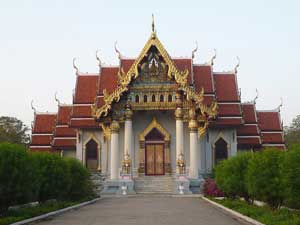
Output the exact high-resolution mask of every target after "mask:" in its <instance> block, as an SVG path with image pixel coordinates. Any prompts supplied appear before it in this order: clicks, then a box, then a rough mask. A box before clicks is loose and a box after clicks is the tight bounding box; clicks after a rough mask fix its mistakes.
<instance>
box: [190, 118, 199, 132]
mask: <svg viewBox="0 0 300 225" xmlns="http://www.w3.org/2000/svg"><path fill="white" fill-rule="evenodd" d="M189 129H190V132H196V131H197V129H198V122H197V120H195V119H191V120H190V121H189Z"/></svg>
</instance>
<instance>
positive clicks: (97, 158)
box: [30, 22, 285, 193]
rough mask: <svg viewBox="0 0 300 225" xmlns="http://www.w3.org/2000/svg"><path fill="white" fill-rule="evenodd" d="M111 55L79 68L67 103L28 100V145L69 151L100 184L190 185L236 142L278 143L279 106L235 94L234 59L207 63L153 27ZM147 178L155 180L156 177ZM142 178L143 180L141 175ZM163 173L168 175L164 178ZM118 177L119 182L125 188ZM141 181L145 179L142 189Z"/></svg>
mask: <svg viewBox="0 0 300 225" xmlns="http://www.w3.org/2000/svg"><path fill="white" fill-rule="evenodd" d="M116 52H117V53H118V57H119V65H116V66H104V65H103V64H102V63H101V61H100V59H99V57H98V56H97V60H98V62H99V72H98V73H81V72H80V71H79V70H78V68H77V67H76V65H75V64H74V68H75V69H76V85H75V92H74V94H73V102H72V104H69V105H66V104H62V103H60V102H59V101H58V100H57V101H58V111H57V113H48V112H47V113H41V112H37V111H36V110H34V122H33V126H32V142H31V145H30V149H31V150H32V151H46V152H54V153H59V154H61V156H63V157H74V158H77V159H78V160H80V161H81V162H82V164H83V165H84V166H86V167H87V168H89V169H90V170H91V171H99V172H101V174H103V176H104V177H105V184H104V192H105V191H106V192H109V193H118V192H120V191H121V190H123V191H124V190H127V191H128V193H129V192H132V193H134V192H138V191H141V192H142V191H143V190H144V191H147V190H146V188H147V187H146V185H144V186H143V184H145V182H146V181H147V180H148V181H151V182H152V183H153V184H154V186H155V184H157V187H158V188H157V189H155V187H151V188H152V189H151V188H150V190H151V191H155V190H158V189H160V190H165V191H166V192H173V191H174V192H176V193H190V192H197V191H195V190H197V187H199V186H201V181H202V178H203V177H205V176H206V175H207V174H209V173H211V171H212V169H213V167H214V166H215V165H216V164H217V163H218V162H219V161H220V160H223V159H226V158H228V157H230V156H234V155H236V154H237V152H238V151H243V150H253V151H259V150H262V149H263V148H265V147H277V148H278V149H285V144H284V139H283V127H282V122H281V119H280V107H278V108H276V109H275V110H268V111H260V110H257V109H256V104H255V101H256V98H255V99H254V100H253V101H249V102H241V96H240V91H239V88H238V84H237V67H238V66H237V67H236V68H234V69H233V70H232V71H229V72H216V71H214V70H213V64H214V59H215V56H213V57H212V59H211V60H210V61H209V62H208V63H205V64H196V63H194V61H193V59H194V54H195V52H196V49H195V50H194V51H193V52H192V56H191V57H187V58H175V57H171V56H170V55H169V54H168V52H167V51H166V49H165V48H164V46H163V44H162V43H161V42H160V41H159V39H158V37H157V34H156V31H155V28H154V22H152V32H151V34H150V37H149V39H148V41H147V42H146V44H145V46H144V47H143V48H142V51H141V52H140V54H139V55H138V57H136V58H125V57H123V56H122V55H121V54H120V52H119V51H118V50H117V48H116ZM155 178H157V179H158V182H157V183H155ZM143 182H144V183H143ZM164 182H166V183H169V184H171V185H169V186H168V185H167V184H166V185H165V186H159V185H163V184H164ZM124 187H125V188H124ZM143 188H144V189H143Z"/></svg>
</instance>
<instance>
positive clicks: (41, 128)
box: [32, 113, 56, 134]
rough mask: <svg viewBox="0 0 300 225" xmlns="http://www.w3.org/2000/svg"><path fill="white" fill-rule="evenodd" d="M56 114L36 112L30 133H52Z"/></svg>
mask: <svg viewBox="0 0 300 225" xmlns="http://www.w3.org/2000/svg"><path fill="white" fill-rule="evenodd" d="M55 122H56V114H46V113H45V114H36V115H35V118H34V125H33V129H32V133H34V134H35V133H53V130H54V128H55Z"/></svg>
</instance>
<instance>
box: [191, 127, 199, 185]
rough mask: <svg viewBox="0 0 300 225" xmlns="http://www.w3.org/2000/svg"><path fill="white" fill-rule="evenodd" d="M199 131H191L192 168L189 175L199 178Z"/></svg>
mask: <svg viewBox="0 0 300 225" xmlns="http://www.w3.org/2000/svg"><path fill="white" fill-rule="evenodd" d="M197 135H198V134H197V131H190V170H189V177H190V178H192V179H198V169H199V163H198V160H199V155H198V154H199V151H200V149H199V148H198V140H197V139H198V137H197Z"/></svg>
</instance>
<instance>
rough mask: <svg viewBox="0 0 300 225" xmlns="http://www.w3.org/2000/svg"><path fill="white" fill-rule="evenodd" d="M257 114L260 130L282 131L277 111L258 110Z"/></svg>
mask: <svg viewBox="0 0 300 225" xmlns="http://www.w3.org/2000/svg"><path fill="white" fill-rule="evenodd" d="M257 116H258V124H259V128H260V129H261V130H262V131H282V127H281V121H280V115H279V112H277V111H270V112H268V111H258V112H257Z"/></svg>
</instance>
